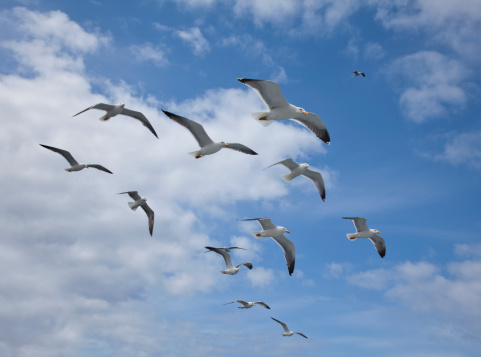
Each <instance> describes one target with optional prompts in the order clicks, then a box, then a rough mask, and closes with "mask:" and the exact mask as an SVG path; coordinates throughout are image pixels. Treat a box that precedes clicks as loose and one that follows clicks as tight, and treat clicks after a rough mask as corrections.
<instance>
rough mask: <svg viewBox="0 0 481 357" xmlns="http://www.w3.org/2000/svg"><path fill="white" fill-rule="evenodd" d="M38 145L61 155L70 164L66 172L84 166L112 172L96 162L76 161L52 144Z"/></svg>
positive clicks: (81, 168) (66, 152)
mask: <svg viewBox="0 0 481 357" xmlns="http://www.w3.org/2000/svg"><path fill="white" fill-rule="evenodd" d="M39 145H40V146H43V147H44V148H46V149H49V150H52V151H53V152H56V153H58V154H60V155H62V156H63V157H64V158H65V159H66V160H67V161H68V163H69V164H70V165H72V166H71V167H69V168H67V169H65V171H68V172H72V171H80V170H83V169H85V168H87V169H88V168H90V167H93V168H94V169H97V170H101V171H105V172H108V173H109V174H111V173H112V172H111V171H109V170H108V169H106V168H105V167H103V166H102V165H98V164H82V163H78V162H77V160H75V159H74V158H73V156H72V155H71V154H70V153H69V152H68V151H66V150H62V149H57V148H54V147H52V146H47V145H43V144H39Z"/></svg>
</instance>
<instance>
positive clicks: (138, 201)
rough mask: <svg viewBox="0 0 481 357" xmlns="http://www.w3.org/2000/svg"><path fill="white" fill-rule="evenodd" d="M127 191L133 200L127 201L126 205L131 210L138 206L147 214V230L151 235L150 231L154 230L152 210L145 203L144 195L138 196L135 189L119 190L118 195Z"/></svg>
mask: <svg viewBox="0 0 481 357" xmlns="http://www.w3.org/2000/svg"><path fill="white" fill-rule="evenodd" d="M124 193H127V194H128V195H129V196H130V197H131V198H132V199H133V200H134V201H135V202H129V203H128V205H129V207H130V208H131V209H132V211H135V210H137V208H138V207H139V206H140V207H142V209H143V210H144V211H145V213H146V214H147V217H148V218H149V232H150V235H151V236H152V232H153V231H154V211H152V209H151V208H150V207H149V206H148V205H147V199H146V198H145V197H140V196H139V194H138V192H137V191H127V192H120V193H119V195H123V194H124Z"/></svg>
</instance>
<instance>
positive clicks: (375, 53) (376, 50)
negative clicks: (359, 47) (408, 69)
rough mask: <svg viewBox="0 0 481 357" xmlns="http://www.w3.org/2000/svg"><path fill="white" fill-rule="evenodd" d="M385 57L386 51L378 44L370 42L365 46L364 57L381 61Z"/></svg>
mask: <svg viewBox="0 0 481 357" xmlns="http://www.w3.org/2000/svg"><path fill="white" fill-rule="evenodd" d="M384 56H385V51H384V49H383V48H382V46H381V45H380V44H379V43H377V42H368V43H366V45H365V46H364V57H365V58H368V59H374V60H379V59H381V58H383V57H384Z"/></svg>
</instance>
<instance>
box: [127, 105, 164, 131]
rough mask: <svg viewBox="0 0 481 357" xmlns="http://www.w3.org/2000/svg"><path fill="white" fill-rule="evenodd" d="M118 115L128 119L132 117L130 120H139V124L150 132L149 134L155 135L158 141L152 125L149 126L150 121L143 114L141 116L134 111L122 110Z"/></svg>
mask: <svg viewBox="0 0 481 357" xmlns="http://www.w3.org/2000/svg"><path fill="white" fill-rule="evenodd" d="M120 114H123V115H128V116H129V117H132V118H135V119H137V120H140V122H141V123H142V124H143V125H144V126H145V127H146V128H147V129H149V130H150V132H151V133H152V134H154V135H155V137H156V138H157V139H158V138H159V137H158V136H157V133H156V132H155V130H154V128H153V126H152V124H150V121H148V119H147V118H146V117H145V115H144V114H142V113H141V112H136V111H134V110H130V109H126V108H124V109H122V111H121V112H120Z"/></svg>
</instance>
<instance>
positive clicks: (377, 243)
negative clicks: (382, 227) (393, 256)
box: [342, 217, 386, 258]
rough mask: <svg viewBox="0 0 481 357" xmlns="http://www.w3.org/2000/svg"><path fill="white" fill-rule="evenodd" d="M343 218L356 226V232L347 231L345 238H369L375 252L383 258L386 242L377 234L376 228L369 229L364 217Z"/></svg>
mask: <svg viewBox="0 0 481 357" xmlns="http://www.w3.org/2000/svg"><path fill="white" fill-rule="evenodd" d="M342 218H344V219H349V220H351V221H352V222H353V223H354V227H355V228H356V233H348V234H347V238H349V240H356V239H357V238H369V239H370V240H371V242H372V243H373V244H374V247H375V248H376V250H377V252H378V253H379V255H380V256H381V258H384V256H385V255H386V243H385V242H384V239H383V238H382V237H380V236H378V235H377V234H379V233H381V232H379V231H378V230H377V229H369V228H368V226H367V224H366V218H362V217H342Z"/></svg>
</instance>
